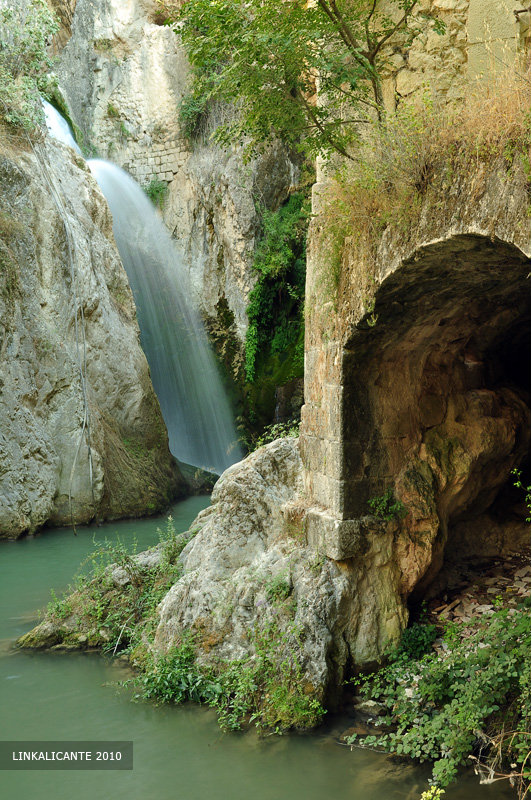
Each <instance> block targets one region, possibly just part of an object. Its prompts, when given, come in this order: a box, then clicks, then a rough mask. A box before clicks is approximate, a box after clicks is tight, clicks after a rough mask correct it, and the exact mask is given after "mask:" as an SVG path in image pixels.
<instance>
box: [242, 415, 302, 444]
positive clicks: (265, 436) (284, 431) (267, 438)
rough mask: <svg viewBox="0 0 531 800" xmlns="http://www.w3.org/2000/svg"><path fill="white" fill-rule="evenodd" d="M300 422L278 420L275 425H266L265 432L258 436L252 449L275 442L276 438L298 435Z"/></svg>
mask: <svg viewBox="0 0 531 800" xmlns="http://www.w3.org/2000/svg"><path fill="white" fill-rule="evenodd" d="M299 426H300V422H299V421H298V420H292V421H291V422H276V423H274V424H273V425H266V427H265V428H264V432H263V433H262V435H261V436H259V437H258V439H257V440H256V442H255V443H254V445H253V447H252V449H253V450H257V449H258V448H259V447H262V446H263V445H264V444H269V443H270V442H274V441H275V439H283V438H285V437H297V436H298V435H299Z"/></svg>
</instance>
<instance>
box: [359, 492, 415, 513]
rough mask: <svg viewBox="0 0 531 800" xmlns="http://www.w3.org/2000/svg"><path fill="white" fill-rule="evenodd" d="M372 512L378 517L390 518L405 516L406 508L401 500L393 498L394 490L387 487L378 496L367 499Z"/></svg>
mask: <svg viewBox="0 0 531 800" xmlns="http://www.w3.org/2000/svg"><path fill="white" fill-rule="evenodd" d="M367 502H368V504H369V506H370V507H371V509H372V513H373V514H374V516H375V517H378V519H385V520H388V521H389V520H392V519H401V518H402V517H404V516H406V514H407V510H406V507H405V506H404V504H403V503H402V501H401V500H395V496H394V492H393V490H392V489H388V490H387V491H386V493H385V494H383V495H381V496H380V497H373V498H371V500H368V501H367Z"/></svg>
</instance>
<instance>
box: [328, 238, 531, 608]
mask: <svg viewBox="0 0 531 800" xmlns="http://www.w3.org/2000/svg"><path fill="white" fill-rule="evenodd" d="M530 272H531V261H530V260H529V259H528V258H527V257H526V256H525V255H524V254H523V253H522V252H521V251H520V250H519V249H518V248H517V247H515V246H514V245H512V244H510V243H507V242H503V241H500V240H491V239H489V238H487V237H484V236H477V235H474V236H472V235H463V236H454V237H450V238H448V239H447V240H444V241H438V242H436V243H434V244H432V245H428V246H426V247H423V248H421V249H419V250H418V251H417V252H416V253H415V255H414V256H413V257H412V258H411V259H408V261H406V262H403V264H402V265H401V267H400V268H399V269H398V270H396V272H394V273H393V274H392V275H391V276H389V277H388V278H387V279H386V280H384V281H383V282H382V284H381V286H380V288H379V290H378V293H377V296H376V304H375V308H374V310H373V311H372V314H373V320H374V319H375V318H376V319H377V322H376V325H372V326H371V324H370V322H368V321H367V320H365V319H364V320H361V322H360V323H358V325H357V327H356V330H355V331H354V332H353V334H352V336H351V338H350V341H349V343H348V346H347V348H346V352H345V358H344V365H345V368H344V390H345V391H344V398H345V399H344V406H345V413H344V414H343V419H344V423H343V441H344V452H345V464H346V465H347V481H346V491H345V501H344V507H345V516H346V518H355V517H360V516H362V515H363V514H367V513H368V501H369V500H370V499H371V498H374V497H377V496H381V495H382V494H383V493H384V492H385V491H386V490H388V489H389V488H391V489H392V490H393V491H394V493H395V495H396V496H397V497H398V498H400V500H401V501H402V502H403V504H404V506H405V507H406V509H407V511H408V516H407V518H406V519H405V521H404V522H403V523H401V532H400V535H399V537H398V540H397V541H398V545H397V553H398V561H399V565H400V569H401V573H402V592H403V595H404V597H409V598H410V600H412V601H416V600H418V599H419V598H421V597H425V596H427V595H429V594H430V593H433V592H434V591H440V589H441V586H442V585H443V583H444V581H449V580H450V576H451V574H452V570H453V571H454V572H455V569H456V565H459V564H461V565H463V564H469V565H471V564H473V563H476V564H477V563H478V562H480V561H481V562H483V563H487V562H489V561H493V560H495V559H496V558H499V557H500V556H502V555H505V554H510V553H511V552H518V551H521V550H522V549H523V548H526V547H530V546H531V524H529V523H526V522H525V517H526V510H525V504H524V505H523V504H522V499H523V496H522V494H521V493H520V494H519V493H518V491H517V490H515V488H514V486H513V485H512V484H513V483H514V478H513V476H512V475H511V471H512V470H513V469H514V468H515V467H518V468H522V470H523V475H524V480H525V479H526V476H528V480H529V483H531V358H530V356H531V278H528V276H529V274H530ZM527 516H528V515H527Z"/></svg>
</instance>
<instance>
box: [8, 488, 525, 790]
mask: <svg viewBox="0 0 531 800" xmlns="http://www.w3.org/2000/svg"><path fill="white" fill-rule="evenodd" d="M207 504H208V498H206V497H194V498H190V499H188V500H185V501H184V502H182V503H179V504H177V505H176V506H175V507H174V509H173V511H172V514H173V517H174V520H175V524H176V529H177V530H178V531H184V530H187V529H188V528H189V526H190V523H191V522H192V520H193V519H194V517H195V516H196V514H197V513H198V512H199V511H200V510H201V509H202V508H204V507H205V506H206V505H207ZM164 525H165V520H164V519H162V520H161V519H158V520H153V519H149V520H135V521H126V522H118V523H109V524H106V525H103V526H102V527H100V528H96V527H80V528H78V530H77V535H74V533H73V532H72V531H71V530H68V529H55V530H52V529H50V530H45V531H43V532H42V534H41V535H39V536H36V537H28V538H26V539H22V540H19V541H16V542H5V541H2V542H0V609H1V615H0V617H1V618H0V627H1V630H0V685H1V686H2V696H1V698H0V700H1V713H0V740H12V741H15V740H24V741H30V740H43V741H68V740H72V741H76V740H78V741H79V740H85V741H87V740H107V741H108V740H114V741H123V740H131V739H132V740H133V741H134V769H133V770H132V771H116V772H111V771H105V772H104V771H58V770H54V771H41V770H39V771H25V772H15V771H4V772H3V774H2V777H1V779H0V780H1V784H0V785H1V794H2V797H5V798H10V800H12V799H13V800H34V798H39V800H74V799H75V800H107V799H108V800H122V798H123V800H125V799H126V798H127V800H177V798H179V800H210V799H211V798H212V800H249V798H253V800H325V798H329V797H342V798H348V799H349V800H418V798H419V797H420V793H421V791H422V790H423V789H425V788H426V777H427V774H428V770H423V769H421V768H419V767H415V766H413V765H406V766H404V765H398V764H394V763H393V761H392V760H391V759H389V758H388V757H386V756H382V755H379V754H375V753H371V752H367V751H362V750H359V749H357V750H354V751H351V750H350V749H349V748H348V747H342V746H340V745H338V744H337V743H336V740H335V738H334V729H341V725H343V727H347V726H348V722H344V723H342V722H341V721H340V720H337V719H336V720H331V721H329V722H328V724H327V725H326V726H324V727H323V728H322V729H321V730H320V731H318V732H317V733H314V734H308V735H288V736H286V735H285V736H270V737H266V738H259V737H258V736H257V734H256V733H255V732H254V731H249V732H245V733H237V734H223V733H222V732H221V731H220V729H219V728H218V726H217V723H216V716H215V714H214V712H213V711H212V710H210V709H208V708H202V707H197V706H192V705H186V706H181V707H175V706H159V707H156V706H154V705H151V704H148V703H143V702H141V703H134V702H131V694H130V693H128V692H127V691H125V690H123V689H118V688H117V687H116V686H115V685H113V684H116V683H117V682H118V681H119V680H121V679H123V678H124V677H128V675H129V671H128V668H127V666H126V665H125V664H124V663H123V662H122V661H120V660H115V661H113V660H112V659H110V658H103V657H101V656H100V655H98V654H95V653H29V652H18V651H15V650H13V649H12V642H13V641H14V640H15V639H16V638H17V637H18V636H20V635H21V634H22V633H25V632H26V631H28V630H29V629H30V628H32V627H33V626H34V625H35V624H36V622H37V620H38V609H39V608H41V609H42V608H43V607H45V606H46V605H47V603H48V602H49V601H50V599H51V595H50V589H51V588H52V587H53V588H54V589H55V590H56V591H57V593H58V594H59V593H60V591H61V590H63V589H65V588H66V587H67V585H68V582H69V580H70V579H71V578H72V576H73V575H74V573H75V572H76V570H77V569H78V567H79V564H80V563H81V562H82V561H83V560H84V559H85V558H86V557H87V555H88V554H89V553H90V552H91V551H92V550H93V547H94V545H93V539H94V538H95V539H96V540H97V541H99V542H102V541H103V540H104V539H105V538H107V539H109V540H111V541H116V540H117V537H118V536H119V537H120V539H121V540H122V541H124V542H126V543H128V544H129V545H132V544H133V542H134V540H135V539H136V541H137V543H138V549H139V550H141V549H145V548H146V547H148V546H150V545H153V544H156V543H157V542H158V535H157V527H164ZM514 797H515V796H514V795H513V794H512V793H510V792H509V790H508V789H507V787H505V785H504V783H501V784H496V785H494V786H486V787H483V786H479V784H478V783H477V779H476V778H475V777H474V775H473V774H472V773H471V772H467V773H465V774H464V775H463V776H462V777H461V778H460V780H459V782H458V783H457V784H456V785H455V786H453V787H451V788H450V789H447V791H446V794H445V795H444V800H502V798H503V800H505V798H513V800H514Z"/></svg>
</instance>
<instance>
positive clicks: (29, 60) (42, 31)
mask: <svg viewBox="0 0 531 800" xmlns="http://www.w3.org/2000/svg"><path fill="white" fill-rule="evenodd" d="M58 30H59V23H58V22H57V19H56V17H55V16H54V14H53V13H52V12H51V11H50V9H49V8H48V6H47V4H46V2H45V0H18V2H17V3H16V4H8V5H7V6H4V5H3V4H2V3H1V2H0V116H2V117H3V118H4V119H5V121H6V122H8V123H10V124H12V125H14V126H16V127H22V128H25V129H27V130H31V129H34V128H36V127H38V126H39V125H40V124H41V123H42V122H44V113H43V110H42V106H41V101H40V94H41V93H42V92H44V91H45V89H46V87H47V86H48V84H49V77H48V75H47V74H46V73H47V71H48V69H49V68H50V66H51V64H52V62H51V59H50V58H49V56H48V53H47V45H48V44H49V42H50V39H51V37H52V36H53V35H54V34H55V33H57V31H58Z"/></svg>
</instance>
